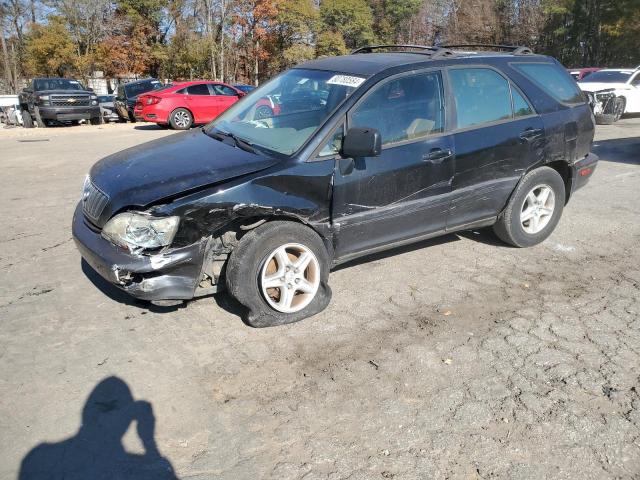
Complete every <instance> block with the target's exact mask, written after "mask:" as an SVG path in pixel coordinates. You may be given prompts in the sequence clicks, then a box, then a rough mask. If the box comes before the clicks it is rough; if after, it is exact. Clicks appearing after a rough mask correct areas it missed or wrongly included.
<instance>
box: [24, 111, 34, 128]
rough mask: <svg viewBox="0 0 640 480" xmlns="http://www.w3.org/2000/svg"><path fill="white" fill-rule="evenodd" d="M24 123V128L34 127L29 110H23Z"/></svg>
mask: <svg viewBox="0 0 640 480" xmlns="http://www.w3.org/2000/svg"><path fill="white" fill-rule="evenodd" d="M22 123H23V124H24V128H33V119H32V118H31V114H30V113H29V111H28V110H22Z"/></svg>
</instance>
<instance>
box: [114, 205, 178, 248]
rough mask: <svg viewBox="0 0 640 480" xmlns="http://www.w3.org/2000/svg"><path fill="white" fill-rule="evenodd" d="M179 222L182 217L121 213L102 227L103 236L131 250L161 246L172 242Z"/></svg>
mask: <svg viewBox="0 0 640 480" xmlns="http://www.w3.org/2000/svg"><path fill="white" fill-rule="evenodd" d="M179 223H180V217H152V216H151V215H147V214H143V213H134V212H126V213H120V214H118V215H116V216H115V217H113V218H112V219H111V220H109V221H108V222H107V224H106V225H105V226H104V228H103V229H102V236H103V237H104V238H106V239H107V240H109V241H110V242H112V243H114V244H116V245H119V246H121V247H125V248H127V249H128V250H130V251H133V250H136V249H153V248H160V247H164V246H166V245H169V244H170V243H171V241H172V240H173V237H174V236H175V235H176V231H177V230H178V224H179Z"/></svg>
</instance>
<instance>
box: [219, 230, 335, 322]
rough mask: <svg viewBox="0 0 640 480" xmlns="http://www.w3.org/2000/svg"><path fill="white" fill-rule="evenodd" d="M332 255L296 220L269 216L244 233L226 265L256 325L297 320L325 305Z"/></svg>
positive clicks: (234, 289) (232, 289)
mask: <svg viewBox="0 0 640 480" xmlns="http://www.w3.org/2000/svg"><path fill="white" fill-rule="evenodd" d="M328 276H329V256H328V254H327V250H326V248H325V246H324V244H323V243H322V240H321V239H320V237H319V236H318V235H317V234H316V233H315V232H314V231H313V230H311V229H309V228H308V227H305V226H304V225H301V224H298V223H295V222H282V221H274V222H268V223H265V224H263V225H261V226H260V227H258V228H256V229H254V230H252V231H250V232H249V233H247V234H246V235H245V236H244V237H242V239H241V241H240V244H239V245H238V246H237V247H236V249H235V250H234V251H233V252H232V253H231V256H230V258H229V261H228V263H227V268H226V283H227V288H228V290H229V293H231V295H232V296H233V297H235V298H236V300H238V301H239V302H240V303H241V304H242V305H243V306H244V307H246V309H247V313H246V315H245V317H244V320H245V322H246V323H247V324H249V325H251V326H253V327H269V326H275V325H283V324H285V323H291V322H296V321H299V320H302V319H303V318H306V317H310V316H311V315H315V314H316V313H319V312H320V311H322V310H324V309H325V308H326V306H327V305H328V304H329V300H330V298H331V289H330V288H329V286H328V285H327V280H328Z"/></svg>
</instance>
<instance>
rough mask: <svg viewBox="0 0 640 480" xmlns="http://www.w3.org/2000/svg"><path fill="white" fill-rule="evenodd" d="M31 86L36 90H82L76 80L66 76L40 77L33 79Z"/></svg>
mask: <svg viewBox="0 0 640 480" xmlns="http://www.w3.org/2000/svg"><path fill="white" fill-rule="evenodd" d="M33 83H34V85H33V88H34V90H36V91H43V90H84V88H83V87H82V85H80V82H78V81H77V80H69V79H66V78H40V79H38V80H34V81H33Z"/></svg>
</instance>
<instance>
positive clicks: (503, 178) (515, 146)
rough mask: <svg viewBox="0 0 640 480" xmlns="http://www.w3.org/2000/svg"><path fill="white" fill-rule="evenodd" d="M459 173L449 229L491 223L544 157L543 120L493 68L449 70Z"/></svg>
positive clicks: (453, 192)
mask: <svg viewBox="0 0 640 480" xmlns="http://www.w3.org/2000/svg"><path fill="white" fill-rule="evenodd" d="M448 74H449V84H450V86H451V93H452V98H453V100H454V107H455V114H456V115H455V116H456V118H455V131H454V134H453V138H454V145H455V151H456V171H455V178H454V180H453V185H452V198H451V208H450V210H449V217H448V219H447V229H448V230H449V229H451V230H453V229H457V228H459V227H462V226H464V225H468V224H473V223H476V222H479V221H485V220H486V221H491V219H492V218H493V217H495V216H496V215H498V213H500V211H501V210H502V209H503V208H504V207H505V205H506V203H507V201H508V199H509V196H510V194H511V192H513V190H514V188H515V187H516V184H517V183H518V180H519V179H520V177H521V176H522V174H523V172H525V170H526V169H527V168H528V167H530V166H531V165H533V164H535V163H536V162H538V161H541V159H542V156H543V148H544V124H543V122H542V119H541V118H540V117H539V116H538V115H537V114H536V113H535V111H534V110H533V108H532V107H531V105H530V103H529V102H528V100H527V99H526V98H525V97H524V95H523V94H522V93H521V92H520V91H519V90H518V89H517V88H516V86H515V85H513V84H511V83H510V82H509V81H508V80H507V79H506V78H505V77H503V76H502V75H501V74H500V73H498V72H497V71H495V70H493V69H490V68H482V67H473V68H466V67H465V68H452V69H450V70H449V72H448Z"/></svg>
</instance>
